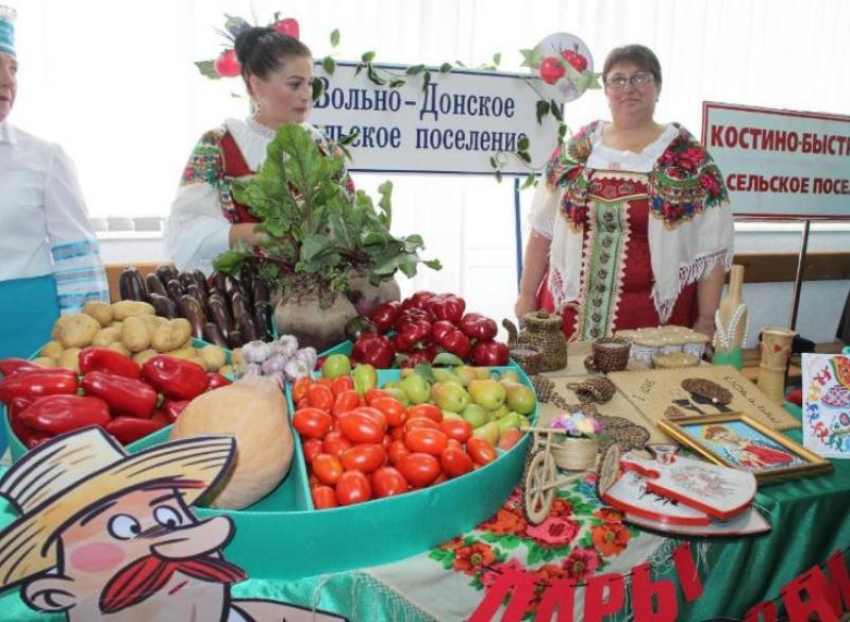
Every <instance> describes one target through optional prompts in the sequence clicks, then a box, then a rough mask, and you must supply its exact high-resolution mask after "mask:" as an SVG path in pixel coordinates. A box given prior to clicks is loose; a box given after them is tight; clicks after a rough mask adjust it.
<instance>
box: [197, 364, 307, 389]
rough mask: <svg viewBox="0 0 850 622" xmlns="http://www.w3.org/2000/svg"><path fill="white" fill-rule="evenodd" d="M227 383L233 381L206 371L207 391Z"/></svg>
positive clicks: (224, 385)
mask: <svg viewBox="0 0 850 622" xmlns="http://www.w3.org/2000/svg"><path fill="white" fill-rule="evenodd" d="M318 369H321V368H318ZM229 384H233V381H232V380H229V379H227V378H225V377H224V376H222V375H221V374H217V373H215V372H209V373H207V390H208V391H212V390H213V389H218V388H219V387H226V386H227V385H229Z"/></svg>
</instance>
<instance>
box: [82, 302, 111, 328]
mask: <svg viewBox="0 0 850 622" xmlns="http://www.w3.org/2000/svg"><path fill="white" fill-rule="evenodd" d="M83 313H85V314H86V315H90V316H92V317H93V318H94V319H96V320H97V321H98V322H100V325H101V326H109V325H110V324H111V323H112V315H113V311H112V305H111V304H109V303H108V302H102V301H100V300H89V301H88V302H87V303H86V304H84V305H83Z"/></svg>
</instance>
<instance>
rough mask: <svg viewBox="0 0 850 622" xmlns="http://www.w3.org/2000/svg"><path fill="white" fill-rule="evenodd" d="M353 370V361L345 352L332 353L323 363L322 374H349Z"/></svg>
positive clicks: (328, 375)
mask: <svg viewBox="0 0 850 622" xmlns="http://www.w3.org/2000/svg"><path fill="white" fill-rule="evenodd" d="M350 371H351V361H350V360H349V359H348V357H347V356H346V355H344V354H331V355H330V356H329V357H328V358H326V359H325V362H324V363H322V375H323V376H324V377H325V378H338V377H339V376H347V375H348V372H350Z"/></svg>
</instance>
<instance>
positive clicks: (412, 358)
mask: <svg viewBox="0 0 850 622" xmlns="http://www.w3.org/2000/svg"><path fill="white" fill-rule="evenodd" d="M430 362H431V361H429V360H428V355H427V354H425V352H422V351H420V352H414V353H412V354H410V355H408V357H407V358H406V359H404V360H403V361H402V362H401V365H399V367H402V368H408V367H416V366H417V365H421V364H423V363H426V364H427V363H430Z"/></svg>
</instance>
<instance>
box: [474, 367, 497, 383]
mask: <svg viewBox="0 0 850 622" xmlns="http://www.w3.org/2000/svg"><path fill="white" fill-rule="evenodd" d="M472 369H474V370H475V377H476V378H478V379H479V380H489V379H490V378H492V377H493V375H492V374H491V373H490V368H489V367H473V368H472Z"/></svg>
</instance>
